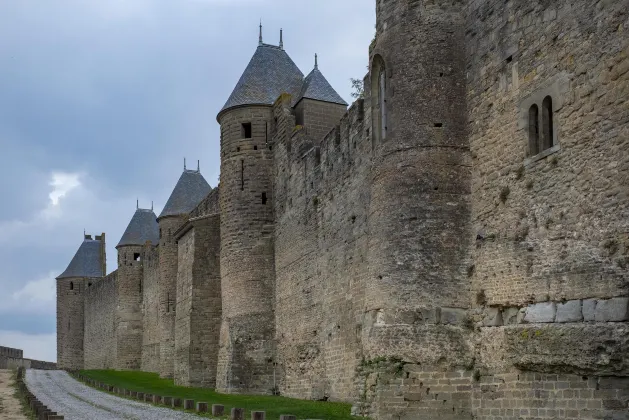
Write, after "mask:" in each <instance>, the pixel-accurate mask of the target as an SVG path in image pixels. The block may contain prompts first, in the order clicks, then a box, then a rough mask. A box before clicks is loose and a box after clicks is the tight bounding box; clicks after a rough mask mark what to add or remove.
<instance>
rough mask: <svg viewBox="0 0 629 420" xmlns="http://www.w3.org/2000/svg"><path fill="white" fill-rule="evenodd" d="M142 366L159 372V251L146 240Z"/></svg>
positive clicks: (146, 370) (143, 369) (142, 305)
mask: <svg viewBox="0 0 629 420" xmlns="http://www.w3.org/2000/svg"><path fill="white" fill-rule="evenodd" d="M143 259H144V263H143V268H144V271H143V282H142V304H141V307H142V366H141V370H142V371H144V372H155V373H159V355H160V350H159V348H160V341H159V340H160V335H159V329H158V320H159V290H158V283H159V251H158V250H157V247H156V246H154V245H152V244H151V243H150V242H147V243H146V245H145V246H144V251H143Z"/></svg>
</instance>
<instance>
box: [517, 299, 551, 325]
mask: <svg viewBox="0 0 629 420" xmlns="http://www.w3.org/2000/svg"><path fill="white" fill-rule="evenodd" d="M556 311H557V305H556V304H555V302H542V303H537V304H535V305H531V306H528V307H527V308H526V313H525V315H524V319H523V322H531V323H535V322H554V321H555V313H556Z"/></svg>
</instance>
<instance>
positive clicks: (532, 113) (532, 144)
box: [529, 104, 540, 156]
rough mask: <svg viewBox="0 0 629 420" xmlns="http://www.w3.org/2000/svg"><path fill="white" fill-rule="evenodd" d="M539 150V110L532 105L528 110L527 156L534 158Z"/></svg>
mask: <svg viewBox="0 0 629 420" xmlns="http://www.w3.org/2000/svg"><path fill="white" fill-rule="evenodd" d="M539 149H540V148H539V108H538V107H537V105H536V104H533V105H531V107H530V108H529V154H530V155H531V156H535V155H536V154H538V153H539V152H540V150H539Z"/></svg>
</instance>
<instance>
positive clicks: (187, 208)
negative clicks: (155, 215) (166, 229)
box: [159, 169, 212, 219]
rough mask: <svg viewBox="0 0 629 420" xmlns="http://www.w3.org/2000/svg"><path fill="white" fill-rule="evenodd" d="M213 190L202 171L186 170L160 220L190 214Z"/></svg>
mask: <svg viewBox="0 0 629 420" xmlns="http://www.w3.org/2000/svg"><path fill="white" fill-rule="evenodd" d="M211 190H212V188H211V187H210V184H208V183H207V181H206V180H205V178H203V175H201V171H199V170H196V171H190V170H187V169H184V170H183V173H182V174H181V177H179V181H177V185H175V189H173V192H172V193H171V194H170V198H169V199H168V201H167V202H166V205H165V206H164V210H162V213H161V214H160V215H159V219H161V218H162V217H166V216H179V215H182V214H186V213H190V212H191V211H192V210H193V209H194V208H195V207H196V206H197V205H198V204H199V203H200V202H201V200H203V199H204V198H205V197H206V196H207V195H208V194H209V193H210V191H211Z"/></svg>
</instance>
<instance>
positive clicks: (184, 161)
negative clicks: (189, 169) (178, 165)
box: [183, 158, 186, 171]
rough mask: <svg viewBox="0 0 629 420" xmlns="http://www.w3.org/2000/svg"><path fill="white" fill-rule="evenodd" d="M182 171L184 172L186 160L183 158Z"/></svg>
mask: <svg viewBox="0 0 629 420" xmlns="http://www.w3.org/2000/svg"><path fill="white" fill-rule="evenodd" d="M183 170H184V171H185V170H186V158H183Z"/></svg>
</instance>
